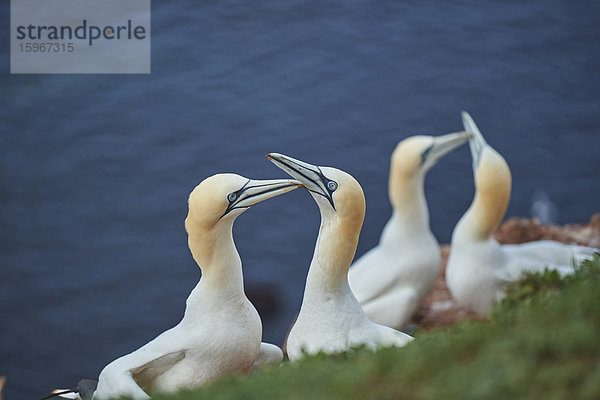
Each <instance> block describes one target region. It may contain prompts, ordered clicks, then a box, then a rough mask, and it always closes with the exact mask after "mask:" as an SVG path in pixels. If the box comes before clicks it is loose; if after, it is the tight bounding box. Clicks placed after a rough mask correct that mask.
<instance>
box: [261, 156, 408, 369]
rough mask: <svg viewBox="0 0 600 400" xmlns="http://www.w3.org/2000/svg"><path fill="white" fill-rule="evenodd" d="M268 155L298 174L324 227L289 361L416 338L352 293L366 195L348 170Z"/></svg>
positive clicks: (292, 334)
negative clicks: (382, 320)
mask: <svg viewBox="0 0 600 400" xmlns="http://www.w3.org/2000/svg"><path fill="white" fill-rule="evenodd" d="M267 157H268V158H269V159H270V160H271V161H272V162H273V163H274V164H275V165H277V166H278V167H279V168H281V169H283V170H284V171H286V172H287V173H288V174H290V175H291V176H292V177H294V178H296V179H298V180H299V181H300V182H301V183H302V184H303V185H304V187H306V189H308V191H309V192H310V194H311V195H312V197H313V198H314V200H315V201H316V203H317V205H318V207H319V210H320V212H321V227H320V229H319V236H318V237H317V243H316V245H315V251H314V254H313V258H312V261H311V263H310V269H309V271H308V276H307V278H306V287H305V290H304V299H303V300H302V306H301V308H300V313H299V314H298V318H297V320H296V323H295V324H294V326H293V327H292V329H291V331H290V334H289V336H288V340H287V353H288V356H289V358H290V360H297V359H299V358H301V357H302V356H303V355H304V351H305V352H307V353H308V354H315V353H318V352H321V351H322V352H325V353H338V352H343V351H345V350H348V349H349V348H350V347H352V346H358V345H366V346H368V347H370V348H376V347H379V346H403V345H405V344H406V343H408V342H409V341H410V340H411V339H412V337H410V336H409V335H407V334H405V333H402V332H399V331H396V330H394V329H392V328H389V327H387V326H383V325H378V324H375V323H373V322H371V321H370V320H369V318H368V317H367V315H366V314H365V313H364V311H363V309H362V307H361V306H360V304H359V303H358V301H357V300H356V297H354V294H352V290H351V289H350V286H349V284H348V268H349V267H350V264H351V263H352V258H353V257H354V253H355V252H356V246H357V244H358V237H359V235H360V230H361V227H362V223H363V219H364V216H365V197H364V195H363V191H362V188H361V187H360V185H359V183H358V182H357V181H356V180H355V179H354V178H353V177H352V176H351V175H349V174H347V173H346V172H344V171H340V170H338V169H335V168H330V167H318V166H315V165H311V164H308V163H305V162H302V161H299V160H295V159H293V158H291V157H288V156H284V155H281V154H277V153H271V154H269V155H267Z"/></svg>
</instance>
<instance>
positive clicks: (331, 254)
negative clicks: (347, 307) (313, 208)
mask: <svg viewBox="0 0 600 400" xmlns="http://www.w3.org/2000/svg"><path fill="white" fill-rule="evenodd" d="M321 213H322V219H321V227H320V229H319V236H318V237H317V244H316V246H315V251H314V254H313V258H312V261H311V263H310V268H309V271H308V277H307V279H306V289H305V298H312V297H314V296H320V295H326V294H327V293H342V292H345V291H346V289H348V288H349V284H348V269H349V268H350V264H351V263H352V259H353V258H354V254H355V253H356V247H357V246H358V239H359V236H360V229H361V227H362V221H363V218H360V219H359V221H357V220H356V218H347V217H346V218H344V217H341V216H340V215H338V214H336V213H328V212H324V211H321ZM363 216H364V213H363Z"/></svg>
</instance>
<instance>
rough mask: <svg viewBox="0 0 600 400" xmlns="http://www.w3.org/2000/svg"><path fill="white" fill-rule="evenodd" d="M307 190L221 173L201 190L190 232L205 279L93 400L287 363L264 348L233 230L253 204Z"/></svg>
mask: <svg viewBox="0 0 600 400" xmlns="http://www.w3.org/2000/svg"><path fill="white" fill-rule="evenodd" d="M300 186H301V185H300V184H299V182H297V181H292V180H272V181H254V180H249V179H246V178H243V177H241V176H238V175H233V174H219V175H214V176H212V177H210V178H207V179H205V180H204V181H203V182H202V183H201V184H200V185H198V186H197V187H196V189H194V191H193V192H192V194H191V195H190V200H189V214H188V217H187V219H186V230H187V232H188V244H189V247H190V250H191V252H192V255H193V257H194V259H195V261H196V262H197V263H198V265H199V266H200V267H201V269H202V277H201V279H200V282H199V283H198V285H197V286H196V287H195V288H194V289H193V290H192V292H191V294H190V296H189V297H188V299H187V302H186V310H185V314H184V317H183V319H182V320H181V322H180V323H179V324H178V325H177V326H175V327H173V328H172V329H169V330H167V331H166V332H164V333H162V334H161V335H159V336H158V337H157V338H156V339H154V340H152V341H151V342H149V343H148V344H146V345H145V346H142V347H141V348H140V349H138V350H136V351H134V352H133V353H130V354H127V355H125V356H123V357H121V358H118V359H116V360H115V361H113V362H111V363H110V364H108V365H107V366H106V367H105V368H104V369H103V370H102V372H101V373H100V378H99V382H98V387H97V389H96V392H95V393H94V399H98V400H104V399H109V398H115V397H119V396H130V397H132V398H133V399H147V398H149V396H148V394H147V392H153V391H159V392H172V391H176V390H180V389H184V388H193V387H197V386H200V385H203V384H205V383H207V382H210V381H212V380H214V379H215V378H217V377H219V376H222V375H226V374H231V373H245V372H249V371H250V370H251V369H252V367H253V365H254V364H255V363H256V362H258V363H260V364H264V363H266V362H273V361H277V360H279V361H280V360H281V358H282V353H281V350H279V349H278V348H277V347H276V346H274V345H270V344H266V343H263V344H261V335H262V324H261V320H260V317H259V315H258V312H257V311H256V309H255V308H254V306H253V305H252V304H251V303H250V301H249V300H248V299H247V298H246V296H245V294H244V287H243V276H242V263H241V260H240V257H239V254H238V252H237V250H236V248H235V243H234V241H233V234H232V228H233V223H234V220H235V218H236V217H237V216H238V215H239V214H241V213H242V212H243V211H244V210H246V209H247V208H249V207H250V206H252V205H254V204H256V203H258V202H260V201H263V200H266V199H268V198H270V197H273V196H276V195H279V194H282V193H285V192H288V191H290V190H293V189H296V188H298V187H300ZM261 349H262V351H261ZM275 349H277V351H276V350H275Z"/></svg>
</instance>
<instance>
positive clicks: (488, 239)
mask: <svg viewBox="0 0 600 400" xmlns="http://www.w3.org/2000/svg"><path fill="white" fill-rule="evenodd" d="M463 124H464V126H465V130H466V131H469V132H472V133H473V135H474V137H473V139H471V142H470V146H471V155H472V158H473V173H474V179H475V197H474V199H473V202H472V203H471V206H470V207H469V209H468V210H467V211H466V212H465V214H464V215H463V217H462V218H461V219H460V221H459V222H458V223H457V225H456V227H455V228H454V232H453V234H452V244H451V249H450V255H449V258H448V265H447V267H446V282H447V283H448V288H449V289H450V292H451V293H452V295H453V297H454V298H455V299H456V301H457V302H458V303H459V304H461V305H462V306H465V307H467V308H470V309H472V310H474V311H476V312H477V313H478V314H480V315H482V316H486V315H487V314H489V312H490V309H491V307H492V305H493V304H494V303H496V302H498V301H500V300H501V299H502V298H504V296H505V289H506V285H507V284H508V283H509V282H512V281H515V280H517V279H519V277H521V275H522V274H523V273H524V272H526V271H542V270H544V268H550V269H556V270H558V271H559V272H561V273H563V274H566V273H570V272H572V271H573V268H574V263H576V262H579V261H581V260H583V259H585V258H587V257H590V256H591V255H592V254H593V253H594V251H598V249H593V248H589V247H584V246H575V245H568V244H563V243H559V242H555V241H550V240H544V241H536V242H529V243H523V244H517V245H500V244H499V243H498V242H497V241H496V240H495V239H494V238H493V237H492V233H493V231H494V230H495V229H496V228H497V227H498V225H499V224H500V221H501V220H502V218H503V217H504V214H505V212H506V208H507V207H508V202H509V200H510V192H511V180H512V178H511V173H510V169H509V168H508V165H507V163H506V161H505V160H504V158H503V157H502V156H501V155H500V154H499V153H498V152H497V151H496V150H494V149H493V148H492V147H490V146H489V145H488V144H487V143H486V141H485V139H484V138H483V136H482V135H481V132H479V129H478V128H477V126H476V125H475V122H474V121H473V120H472V119H471V117H470V116H469V115H468V114H467V113H465V112H463Z"/></svg>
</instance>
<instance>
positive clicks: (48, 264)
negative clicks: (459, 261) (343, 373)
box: [0, 0, 600, 400]
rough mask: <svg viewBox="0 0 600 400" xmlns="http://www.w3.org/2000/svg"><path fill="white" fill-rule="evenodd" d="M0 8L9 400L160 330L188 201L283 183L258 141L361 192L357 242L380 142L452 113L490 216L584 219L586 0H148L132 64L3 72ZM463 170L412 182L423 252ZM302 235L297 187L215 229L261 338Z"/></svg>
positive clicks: (175, 287)
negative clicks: (489, 165) (495, 156)
mask: <svg viewBox="0 0 600 400" xmlns="http://www.w3.org/2000/svg"><path fill="white" fill-rule="evenodd" d="M0 17H1V21H2V22H1V25H0V30H1V32H2V33H3V35H2V37H3V38H4V40H1V41H0V63H1V65H0V66H1V68H2V72H1V74H0V93H1V94H2V96H1V97H0V375H6V376H7V378H8V382H7V387H6V389H5V395H6V398H7V399H8V400H12V399H21V398H22V399H26V398H27V399H37V398H40V397H42V396H44V395H46V394H47V393H48V392H49V391H50V390H51V389H52V388H54V387H69V386H73V385H75V384H76V383H77V381H78V380H79V379H80V378H82V377H92V378H96V377H97V376H98V374H99V372H100V370H101V369H102V368H103V366H104V365H106V364H107V363H109V362H110V361H112V360H113V359H115V358H116V357H118V356H120V355H123V354H125V353H128V352H130V351H132V350H134V349H136V348H137V347H139V346H141V345H143V344H144V343H146V342H147V341H149V340H151V339H153V338H154V337H155V336H156V335H158V334H159V333H160V332H162V331H164V330H166V329H167V328H170V327H172V326H173V325H175V324H176V323H177V322H178V321H179V320H180V318H181V317H182V315H183V311H184V307H185V299H186V297H187V296H188V294H189V292H190V291H191V289H192V288H193V287H194V285H195V284H196V283H197V281H198V279H199V277H200V271H199V269H198V267H197V266H196V264H195V263H194V261H193V259H192V257H191V255H190V253H189V251H188V248H187V236H186V233H185V230H184V226H183V221H184V219H185V216H186V213H187V197H188V194H189V192H190V191H191V190H192V189H193V188H194V186H195V185H197V184H198V183H199V182H200V181H201V180H202V179H204V178H205V177H207V176H210V175H212V174H214V173H218V172H235V173H239V174H242V175H244V176H247V177H251V178H278V177H284V176H285V175H284V174H283V172H282V171H280V170H279V169H277V168H275V167H274V166H273V165H271V163H269V162H268V161H267V160H266V159H265V158H264V156H265V154H266V153H268V152H271V151H276V152H281V153H284V154H288V155H291V156H293V157H296V158H299V159H302V160H305V161H308V162H311V163H314V164H318V165H323V166H335V167H338V168H340V169H343V170H345V171H347V172H349V173H351V174H352V175H354V177H356V178H357V180H358V181H359V182H360V183H361V184H362V186H363V189H364V192H365V195H366V199H367V214H366V220H365V224H364V227H363V231H362V235H361V240H360V244H359V247H358V251H357V255H361V254H363V253H364V252H365V251H367V250H368V249H370V248H371V247H373V246H374V245H376V244H377V241H378V239H379V234H380V231H381V229H382V227H383V225H384V224H385V222H386V221H387V219H388V218H389V216H390V214H391V207H390V205H389V203H388V199H387V176H388V166H389V156H390V154H391V152H392V150H393V148H394V146H395V145H396V144H397V143H398V142H399V141H400V140H402V139H403V138H406V137H408V136H410V135H414V134H431V135H438V134H443V133H448V132H453V131H458V130H461V129H462V125H461V121H460V111H461V110H467V111H469V112H470V113H471V115H472V116H473V118H474V119H475V121H476V122H477V123H478V125H479V127H480V129H481V130H482V132H483V134H484V135H485V136H486V138H487V140H488V143H489V144H491V145H492V146H493V147H495V148H496V149H497V150H498V151H499V152H500V153H502V154H503V155H504V157H505V158H506V160H507V162H508V164H509V165H510V167H511V169H512V173H513V193H512V200H511V203H510V206H509V209H508V212H507V216H515V215H519V216H530V215H531V207H532V202H533V201H534V200H535V199H536V198H537V197H538V196H540V195H539V193H542V195H541V197H544V196H547V199H546V200H545V201H546V202H547V203H548V202H551V204H552V205H553V206H554V207H555V208H556V210H558V212H557V213H554V214H553V215H552V219H553V221H552V222H557V223H572V222H582V221H586V220H588V219H589V217H590V216H591V215H592V214H593V213H594V212H598V211H600V207H599V205H600V180H599V178H600V157H599V156H598V154H599V153H598V144H599V143H600V140H599V139H600V136H599V135H600V96H599V94H600V73H599V72H600V68H599V65H600V23H599V22H600V2H598V1H591V0H588V1H579V2H567V1H535V2H522V1H504V2H491V1H481V2H474V1H453V2H444V1H425V2H417V1H398V2H392V1H377V2H366V1H356V0H350V1H346V2H333V1H274V0H271V1H261V2H245V1H205V2H191V1H190V2H183V1H170V2H159V1H154V2H153V5H152V73H151V74H150V75H10V74H9V41H8V29H9V8H8V2H4V3H3V4H2V6H0ZM472 179H473V178H472V167H471V160H470V154H469V151H468V146H463V147H462V148H460V149H458V150H457V151H455V152H454V153H452V154H450V155H448V156H447V157H446V158H444V159H443V160H441V162H440V163H439V164H438V165H437V166H435V167H434V168H433V169H432V170H431V171H430V173H429V174H428V176H427V180H426V184H425V186H426V195H427V198H428V202H429V208H430V215H431V227H432V230H433V232H434V233H435V235H436V236H437V238H438V240H439V241H440V242H442V243H447V242H449V240H450V237H451V234H452V229H453V227H454V225H455V223H456V222H457V221H458V219H459V218H460V216H461V215H462V213H463V212H464V211H465V210H466V208H467V207H468V205H469V203H470V201H471V199H472V196H473V182H472ZM536 193H538V194H536ZM548 204H550V203H548ZM318 226H319V214H318V210H317V207H316V205H315V204H314V202H313V201H312V199H311V198H310V196H309V195H308V194H307V193H306V192H305V191H303V190H297V191H295V192H292V193H289V194H287V195H285V196H280V197H278V198H274V199H272V200H269V201H268V202H265V203H262V204H260V205H257V206H256V207H253V208H252V209H251V210H249V211H248V212H246V213H245V214H244V215H242V216H241V217H240V218H238V220H237V222H236V225H235V230H234V231H235V232H234V235H235V239H236V243H237V247H238V250H239V253H240V255H241V258H242V260H243V265H244V274H245V282H246V288H247V291H248V295H249V297H250V298H251V299H252V300H253V301H254V302H255V304H256V306H257V308H258V309H259V311H260V312H261V315H262V317H263V331H264V333H263V335H264V339H265V340H266V341H270V342H274V343H277V344H281V343H282V342H283V339H284V337H285V333H286V331H287V328H288V326H289V323H290V322H291V321H292V319H293V318H294V316H295V314H296V312H297V310H298V309H299V306H300V303H301V300H302V292H303V286H304V280H305V276H306V272H307V269H308V265H309V263H310V259H311V256H312V251H313V246H314V242H315V239H316V236H317V231H318Z"/></svg>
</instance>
